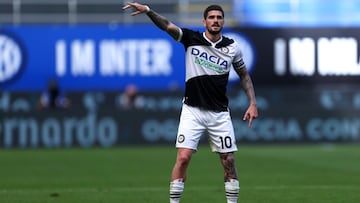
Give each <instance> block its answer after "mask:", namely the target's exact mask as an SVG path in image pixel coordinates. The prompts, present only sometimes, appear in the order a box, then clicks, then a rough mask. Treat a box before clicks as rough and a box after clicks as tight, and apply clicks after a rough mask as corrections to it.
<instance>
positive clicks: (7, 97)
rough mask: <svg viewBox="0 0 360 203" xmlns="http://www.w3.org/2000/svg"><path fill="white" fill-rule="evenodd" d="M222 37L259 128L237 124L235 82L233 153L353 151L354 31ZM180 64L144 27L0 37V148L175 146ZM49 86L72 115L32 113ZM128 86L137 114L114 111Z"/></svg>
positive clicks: (12, 31) (241, 100)
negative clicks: (245, 149)
mask: <svg viewBox="0 0 360 203" xmlns="http://www.w3.org/2000/svg"><path fill="white" fill-rule="evenodd" d="M194 29H199V30H201V29H202V28H194ZM144 30H146V32H144ZM225 33H226V35H228V36H230V37H232V38H235V39H236V40H237V41H238V42H239V43H240V45H241V46H242V49H243V54H244V59H245V62H246V64H247V65H248V69H249V71H250V73H251V75H252V77H253V80H254V83H255V88H256V93H257V100H258V105H259V113H260V117H259V119H258V120H256V121H255V123H254V126H253V128H251V129H248V128H247V124H246V123H245V122H243V121H242V113H243V112H244V111H245V108H246V105H247V104H246V102H247V100H246V97H245V95H244V94H243V93H242V92H241V91H240V87H239V81H238V79H236V76H235V74H234V73H233V72H232V73H231V74H230V84H229V94H230V106H231V110H232V116H233V118H234V127H235V130H236V136H237V138H238V140H239V143H240V144H241V143H308V142H310V143H322V142H359V140H360V131H359V130H360V129H359V126H360V121H359V116H358V113H357V112H358V111H359V109H360V91H359V89H360V88H359V85H358V82H357V81H358V79H359V75H360V65H359V53H360V50H359V40H360V38H359V35H358V34H357V33H359V29H358V28H232V29H228V28H227V29H226V30H225ZM183 52H184V49H183V47H182V46H181V44H179V43H177V42H175V41H174V40H172V39H171V38H170V37H169V36H167V35H166V34H165V33H164V32H162V31H160V30H158V29H156V28H155V27H154V26H151V25H137V26H130V25H129V26H128V25H127V26H120V25H111V26H109V25H102V24H101V25H76V26H68V25H56V26H55V25H24V26H11V25H9V26H6V25H5V26H2V27H1V28H0V89H1V93H0V147H2V148H40V147H45V148H62V147H64V148H66V147H98V146H100V147H114V146H121V145H147V144H169V143H170V144H173V143H174V140H175V135H176V130H177V123H178V116H179V112H180V108H181V97H182V92H183V88H184V77H185V71H184V58H183V57H184V56H183ZM51 78H56V79H57V80H58V81H59V84H60V86H61V88H63V89H64V90H65V91H66V92H67V93H68V96H69V98H70V99H71V101H72V105H71V107H70V108H69V109H62V110H59V111H45V110H39V109H37V108H36V102H37V101H38V99H39V95H40V93H41V92H42V91H43V90H44V89H45V88H46V84H47V82H48V80H49V79H51ZM129 85H135V86H136V87H137V89H138V91H139V94H140V95H141V96H142V97H141V98H143V99H142V101H141V102H140V103H139V105H140V106H139V108H137V109H123V108H121V106H120V103H119V102H120V101H121V97H122V94H123V92H124V90H125V89H126V87H128V86H129ZM202 142H206V139H205V138H204V140H203V141H202Z"/></svg>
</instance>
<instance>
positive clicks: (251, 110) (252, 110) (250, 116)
mask: <svg viewBox="0 0 360 203" xmlns="http://www.w3.org/2000/svg"><path fill="white" fill-rule="evenodd" d="M257 117H258V111H257V107H256V104H251V105H250V106H249V107H248V109H247V110H246V112H245V114H244V117H243V120H244V121H246V120H248V121H249V125H248V126H249V128H251V125H252V122H253V121H254V119H255V118H257Z"/></svg>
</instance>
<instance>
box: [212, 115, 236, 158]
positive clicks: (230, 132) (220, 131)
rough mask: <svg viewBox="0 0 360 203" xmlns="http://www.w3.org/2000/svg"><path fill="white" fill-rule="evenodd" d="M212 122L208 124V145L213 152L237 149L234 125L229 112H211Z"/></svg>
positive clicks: (226, 151)
mask: <svg viewBox="0 0 360 203" xmlns="http://www.w3.org/2000/svg"><path fill="white" fill-rule="evenodd" d="M212 117H213V119H212V120H213V122H211V124H209V125H208V129H207V131H208V136H209V142H210V147H211V150H212V151H213V152H219V153H228V152H234V151H237V146H236V139H235V134H234V127H233V125H232V121H231V117H230V113H229V112H220V113H215V112H214V113H212Z"/></svg>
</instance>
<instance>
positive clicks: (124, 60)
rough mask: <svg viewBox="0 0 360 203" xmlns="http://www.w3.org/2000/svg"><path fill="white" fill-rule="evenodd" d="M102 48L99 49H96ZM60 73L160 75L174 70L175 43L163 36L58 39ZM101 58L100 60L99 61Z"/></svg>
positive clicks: (76, 74) (57, 67)
mask: <svg viewBox="0 0 360 203" xmlns="http://www.w3.org/2000/svg"><path fill="white" fill-rule="evenodd" d="M97 48H98V50H96V49H97ZM55 49H56V50H55V51H56V73H57V75H58V76H64V75H66V74H71V75H72V76H75V77H76V76H82V77H84V76H85V77H86V76H88V77H91V76H93V75H94V74H96V71H97V70H96V67H98V73H99V74H100V75H102V76H125V75H127V76H135V75H137V76H159V75H165V76H167V75H170V74H171V73H172V66H171V61H170V60H171V56H172V47H171V43H170V42H169V41H167V40H163V39H151V40H150V39H144V40H135V39H128V40H111V39H106V40H101V41H100V42H99V44H96V42H95V41H94V40H73V41H71V42H66V41H65V40H58V41H57V42H56V48H55ZM96 59H98V60H99V61H96Z"/></svg>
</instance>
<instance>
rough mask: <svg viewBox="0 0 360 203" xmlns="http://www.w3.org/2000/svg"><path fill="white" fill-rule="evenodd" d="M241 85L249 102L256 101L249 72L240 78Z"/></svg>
mask: <svg viewBox="0 0 360 203" xmlns="http://www.w3.org/2000/svg"><path fill="white" fill-rule="evenodd" d="M241 86H242V87H243V89H244V91H245V93H246V95H247V96H248V98H249V99H250V102H251V103H256V102H255V91H254V86H253V82H252V80H251V78H250V76H249V74H245V75H244V77H243V78H241Z"/></svg>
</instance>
